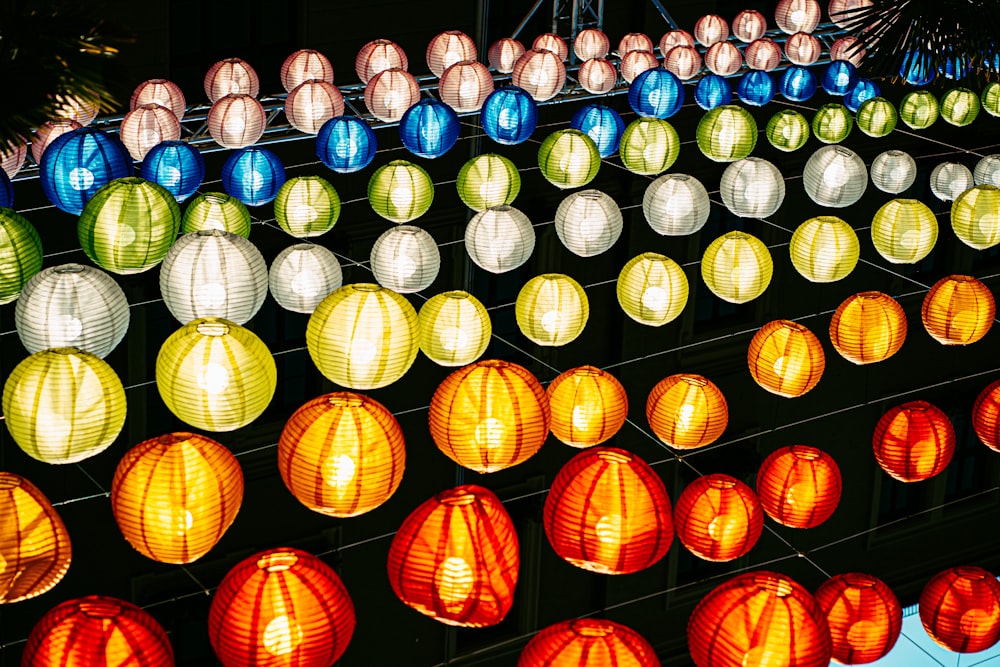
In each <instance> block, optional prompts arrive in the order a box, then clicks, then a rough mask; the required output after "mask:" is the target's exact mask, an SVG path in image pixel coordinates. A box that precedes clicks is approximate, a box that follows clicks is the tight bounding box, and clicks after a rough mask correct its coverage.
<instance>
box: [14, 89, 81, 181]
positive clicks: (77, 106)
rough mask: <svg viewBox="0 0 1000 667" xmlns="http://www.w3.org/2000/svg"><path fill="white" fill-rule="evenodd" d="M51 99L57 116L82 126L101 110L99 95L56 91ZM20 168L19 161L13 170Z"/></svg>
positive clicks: (22, 158) (22, 155)
mask: <svg viewBox="0 0 1000 667" xmlns="http://www.w3.org/2000/svg"><path fill="white" fill-rule="evenodd" d="M88 92H91V91H88ZM53 101H54V102H56V107H55V109H54V111H55V115H56V117H57V118H67V119H69V120H75V121H76V122H78V123H80V125H83V126H84V127H86V126H88V125H90V124H91V123H93V122H94V119H96V118H97V114H99V113H100V112H101V99H100V97H99V96H95V97H91V96H89V95H88V96H85V97H77V96H76V95H73V94H69V93H66V94H62V93H56V94H55V95H54V96H53ZM20 160H21V161H22V162H23V160H24V153H21V158H20ZM20 168H21V165H20V163H19V164H18V166H17V169H15V170H14V171H15V172H16V171H17V170H18V169H20ZM8 173H9V172H8ZM9 175H10V176H11V177H13V176H14V174H9Z"/></svg>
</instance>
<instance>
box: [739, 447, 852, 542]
mask: <svg viewBox="0 0 1000 667" xmlns="http://www.w3.org/2000/svg"><path fill="white" fill-rule="evenodd" d="M841 489H842V482H841V478H840V468H838V467H837V462H836V461H834V460H833V457H832V456H830V455H829V454H827V453H826V452H824V451H823V450H821V449H817V448H815V447H809V446H808V445H789V446H787V447H782V448H780V449H777V450H775V451H774V452H772V453H771V454H770V455H769V456H768V457H767V458H766V459H764V462H763V463H761V464H760V469H759V470H758V471H757V498H759V499H760V504H761V507H763V508H764V511H765V512H767V515H768V516H769V517H771V518H772V519H774V520H775V521H777V522H778V523H780V524H781V525H783V526H788V527H789V528H815V527H816V526H818V525H820V524H821V523H823V522H824V521H826V520H827V519H829V518H830V517H831V516H833V513H834V511H836V509H837V504H838V503H840V492H841Z"/></svg>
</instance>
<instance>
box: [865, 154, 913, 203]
mask: <svg viewBox="0 0 1000 667" xmlns="http://www.w3.org/2000/svg"><path fill="white" fill-rule="evenodd" d="M871 175H872V183H873V184H874V185H875V187H876V188H878V189H879V190H881V191H882V192H888V193H889V194H893V195H898V194H899V193H900V192H902V191H903V190H906V189H907V188H909V187H910V186H911V185H913V181H915V180H917V161H916V160H914V159H913V158H912V157H911V156H910V154H909V153H904V152H903V151H897V150H889V151H885V152H884V153H879V154H878V155H876V156H875V159H874V160H872V166H871Z"/></svg>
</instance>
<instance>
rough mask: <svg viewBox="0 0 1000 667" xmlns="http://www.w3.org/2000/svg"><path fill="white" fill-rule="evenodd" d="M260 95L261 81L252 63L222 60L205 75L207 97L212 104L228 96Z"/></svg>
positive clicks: (236, 59) (240, 60) (234, 59)
mask: <svg viewBox="0 0 1000 667" xmlns="http://www.w3.org/2000/svg"><path fill="white" fill-rule="evenodd" d="M259 94H260V79H259V78H258V77H257V72H255V71H254V68H253V67H251V66H250V63H248V62H246V61H245V60H243V59H241V58H226V59H225V60H220V61H219V62H217V63H215V64H214V65H212V66H211V67H210V68H209V69H208V73H207V74H206V75H205V95H207V96H208V101H209V102H211V103H212V104H215V103H216V102H218V101H219V100H220V99H221V98H223V97H225V96H226V95H249V96H250V97H257V95H259Z"/></svg>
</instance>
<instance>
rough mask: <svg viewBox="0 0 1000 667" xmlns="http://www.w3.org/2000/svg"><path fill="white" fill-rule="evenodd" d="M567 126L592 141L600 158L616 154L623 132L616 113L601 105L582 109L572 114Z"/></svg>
mask: <svg viewBox="0 0 1000 667" xmlns="http://www.w3.org/2000/svg"><path fill="white" fill-rule="evenodd" d="M569 126H570V127H571V128H573V129H574V130H580V131H581V132H583V133H584V134H586V135H587V136H588V137H590V138H591V139H593V140H594V143H595V144H597V152H598V153H600V154H601V157H602V158H604V157H608V156H610V155H613V154H614V153H617V152H618V145H619V144H620V143H621V140H622V133H623V132H624V131H625V121H623V120H622V117H621V116H619V115H618V112H617V111H615V110H614V109H612V108H611V107H606V106H604V105H603V104H588V105H587V106H585V107H582V108H581V109H579V110H578V111H577V112H576V113H575V114H573V119H572V120H571V121H570V122H569Z"/></svg>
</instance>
